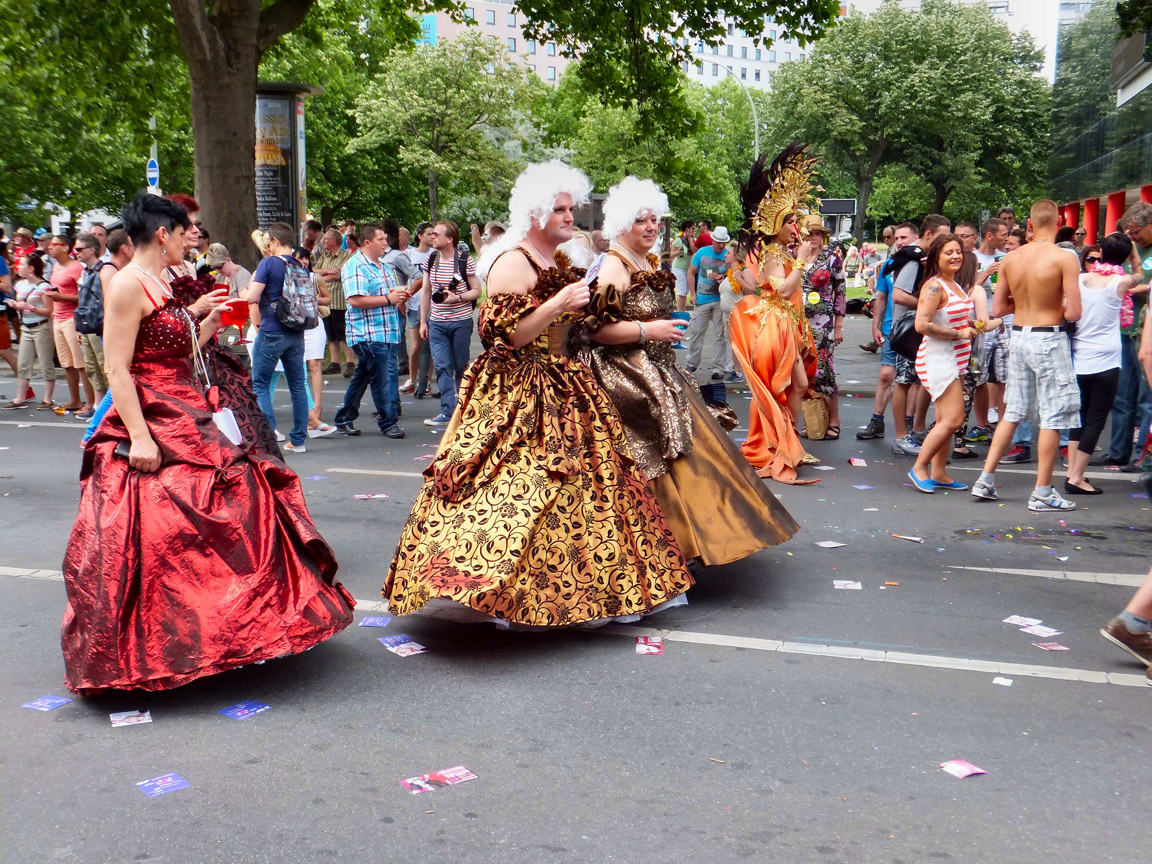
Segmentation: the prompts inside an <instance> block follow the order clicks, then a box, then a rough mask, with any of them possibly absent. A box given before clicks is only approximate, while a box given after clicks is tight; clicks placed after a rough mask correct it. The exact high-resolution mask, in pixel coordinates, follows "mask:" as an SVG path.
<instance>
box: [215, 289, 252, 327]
mask: <svg viewBox="0 0 1152 864" xmlns="http://www.w3.org/2000/svg"><path fill="white" fill-rule="evenodd" d="M221 305H222V306H223V307H224V308H223V311H222V312H221V314H220V323H221V324H223V325H224V326H225V327H240V328H241V329H243V327H244V325H245V324H247V323H248V301H247V300H244V299H242V298H239V297H236V298H234V299H232V300H227V301H225V302H224V303H223V304H221Z"/></svg>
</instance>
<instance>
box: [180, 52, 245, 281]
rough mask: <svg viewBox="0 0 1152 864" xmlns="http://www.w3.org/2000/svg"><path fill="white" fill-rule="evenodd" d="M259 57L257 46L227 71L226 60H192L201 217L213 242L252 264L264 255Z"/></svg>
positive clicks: (197, 185)
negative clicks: (258, 241)
mask: <svg viewBox="0 0 1152 864" xmlns="http://www.w3.org/2000/svg"><path fill="white" fill-rule="evenodd" d="M254 48H255V45H254V44H253V49H254ZM232 59H234V60H235V59H239V58H236V57H235V55H233V57H232ZM257 62H258V61H257V60H256V58H255V56H254V50H253V54H251V55H250V57H249V58H248V59H247V60H242V61H241V62H239V63H238V64H237V66H238V68H237V69H235V70H228V71H226V72H222V67H223V64H220V65H217V64H214V63H209V64H208V68H206V69H201V68H197V64H193V63H189V64H188V65H189V71H190V72H191V78H192V136H193V141H194V145H195V154H196V165H195V167H196V199H197V201H198V202H199V204H200V207H201V211H200V218H201V220H202V221H203V222H204V225H205V227H206V228H207V229H208V230H209V231H210V232H211V234H212V240H213V242H217V241H218V242H221V243H223V244H224V245H225V246H227V247H228V252H229V254H230V255H231V257H232V260H233V261H235V262H236V263H237V264H243V265H244V266H245V267H247V268H248V269H250V270H254V269H255V265H256V264H257V263H258V262H257V259H258V257H259V253H258V252H257V250H256V247H255V245H254V244H253V243H252V240H251V234H252V229H253V228H255V227H256V159H255V154H256V123H255V113H256V64H257Z"/></svg>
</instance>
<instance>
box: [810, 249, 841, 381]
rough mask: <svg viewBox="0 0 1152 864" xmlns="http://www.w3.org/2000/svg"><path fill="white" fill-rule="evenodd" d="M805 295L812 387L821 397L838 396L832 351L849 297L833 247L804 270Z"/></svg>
mask: <svg viewBox="0 0 1152 864" xmlns="http://www.w3.org/2000/svg"><path fill="white" fill-rule="evenodd" d="M801 290H802V291H803V292H804V314H806V315H807V316H808V323H809V324H810V325H811V327H812V337H813V338H814V339H815V341H816V377H815V378H814V379H813V380H812V383H811V388H812V390H813V391H815V392H816V393H819V394H821V395H822V396H836V395H838V393H839V390H837V388H836V372H835V370H834V369H833V367H832V352H833V351H834V350H835V348H836V341H835V338H834V331H835V327H836V319H837V318H838V317H843V316H844V315H845V314H847V306H846V304H847V295H846V294H845V284H844V262H843V261H841V260H840V256H839V255H837V254H836V252H835V251H833V250H832V249H831V248H829V247H827V246H825V247H824V248H823V249H821V250H820V251H819V252H818V253H817V254H816V257H815V258H814V259H813V260H812V264H811V266H809V267H807V268H806V269H805V270H804V279H803V282H802V285H801Z"/></svg>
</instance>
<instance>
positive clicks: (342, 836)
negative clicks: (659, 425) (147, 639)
mask: <svg viewBox="0 0 1152 864" xmlns="http://www.w3.org/2000/svg"><path fill="white" fill-rule="evenodd" d="M860 341H865V337H864V326H863V325H862V323H861V322H859V321H856V322H852V323H851V324H850V325H849V330H848V339H847V343H846V346H845V348H843V349H842V351H843V352H844V354H845V358H846V362H845V364H844V368H843V370H842V372H841V378H842V380H844V381H846V380H848V376H849V375H851V376H853V377H854V378H855V379H857V380H859V381H861V382H862V383H861V384H859V385H845V389H846V391H848V392H849V393H852V392H870V391H871V385H872V384H873V381H872V380H870V379H869V378H868V377H866V373H869V371H870V375H871V377H872V378H874V376H875V371H876V368H875V365H874V364H875V363H876V362H877V360H876V358H875V357H873V355H865V354H864V353H863V352H861V351H859V349H858V348H856V342H860ZM849 355H853V356H851V362H848V356H849ZM855 355H858V356H855ZM856 370H860V371H859V372H857V371H856ZM343 385H344V380H343V379H342V378H340V377H339V376H334V377H332V378H329V379H327V386H328V389H329V390H330V391H332V392H331V393H329V394H328V396H327V399H329V400H332V403H333V404H334V403H335V402H336V401H337V400H339V398H340V393H341V392H342V390H343ZM11 387H12V382H11V379H10V378H8V377H7V376H6V375H0V392H9V393H10V391H11ZM406 399H407V404H405V405H404V413H405V416H404V420H403V426H404V427H405V428H406V429H407V431H408V433H409V437H408V438H406V439H405V440H403V441H400V442H393V441H389V440H387V439H385V438H383V437H382V436H380V435H379V434H378V433H377V432H375V429H374V427H373V424H372V423H370V422H368V423H366V422H361V423H360V424H359V425H360V426H361V427H362V428H363V429H364V430H365V434H364V435H363V436H362V437H360V438H356V439H348V438H343V437H339V436H333V437H331V438H327V439H323V440H318V441H310V442H309V444H308V453H307V454H304V455H303V456H300V457H293V458H294V461H293V462H291V463H290V464H292V465H293V467H295V468H296V469H297V470H298V471H299V472H300V474H301V475H302V476H303V477H305V478H310V479H305V480H304V481H303V485H304V488H305V490H306V492H307V496H308V502H309V505H310V507H311V511H312V515H313V517H314V519H315V521H316V523H317V525H318V526H319V528H320V529H321V531H322V532H323V533H324V535H325V536H326V537H327V539H328V540H329V542H330V543H331V544H332V545H333V547H334V548H335V549H336V552H337V555H338V557H339V559H340V564H341V571H340V575H341V578H342V580H343V581H344V583H345V584H346V585H347V586H348V588H349V589H350V590H351V592H352V593H353V595H354V596H356V597H357V598H358V599H360V600H362V601H365V602H366V604H371V603H374V602H376V601H379V600H380V598H379V590H380V585H381V583H382V581H383V577H384V570H385V568H386V566H387V562H388V561H389V559H390V557H391V554H392V552H393V549H394V546H395V543H396V540H397V538H398V536H399V532H400V528H401V526H402V524H403V522H404V520H405V518H406V517H407V515H408V511H409V507H410V505H411V502H412V500H413V498H414V496H415V493H416V490H417V488H418V484H419V483H420V479H419V472H420V471H421V470H422V469H423V467H424V466H425V465H426V464H427V463H426V460H424V459H423V458H421V457H425V456H428V455H430V454H431V453H432V452H433V449H434V446H435V443H436V440H437V438H436V435H435V434H434V433H432V432H431V431H429V430H428V429H427V428H426V427H424V426H423V425H421V423H420V420H422V419H424V418H425V417H430V416H432V415H433V414H435V413H436V411H437V409H438V405H437V404H436V403H434V402H433V401H431V400H423V401H420V402H416V401H413V400H411V397H406ZM280 401H284V400H283V399H281V400H280ZM733 403H734V404H735V406H736V408H737V411H738V413H740V414H741V416H742V417H746V415H747V405H748V402H747V401H746V399H745V398H744V394H743V393H742V392H737V393H736V394H734V396H733ZM870 405H871V398H870V397H867V398H861V399H855V398H845V399H844V407H843V411H844V427H845V430H844V431H845V437H844V439H843V440H841V441H839V442H835V443H833V442H812V443H811V444H810V449H811V450H812V452H813V453H814V454H816V455H817V456H819V457H820V458H821V459H823V460H824V464H825V465H826V466H829V467H830V468H831V469H832V470H827V471H813V470H811V469H810V470H809V471H808V472H807V474H808V476H813V477H819V478H820V479H821V481H822V482H820V483H818V484H816V485H814V486H809V487H785V486H780V485H772V489H773V491H774V492H776V493H777V494H778V495H779V496H780V497H781V499H782V500H783V502H784V504H785V505H786V506H787V507H788V508H789V509H790V510H791V511H792V513H793V514H794V515H796V517H797V518H798V520H799V521H800V522H801V523H802V524H803V525H804V526H805V530H804V531H803V532H802V533H801V534H799V535H797V536H796V537H795V538H794V539H792V540H791V541H789V542H788V543H787V544H785V545H783V546H781V547H777V548H775V549H772V550H768V551H766V552H762V553H760V554H757V555H755V556H753V557H752V558H750V559H747V560H745V561H743V562H739V563H737V564H734V565H731V566H727V567H720V568H714V569H713V570H709V571H706V572H704V573H703V574H702V575H701V576H700V578H699V581H698V585H697V587H696V588H694V589H693V590H692V592H690V594H689V600H690V603H689V605H688V606H687V607H683V608H679V609H675V610H670V611H669V612H666V613H662V614H660V615H658V616H654V617H652V618H649V619H647V620H645V621H644V622H642V624H641V625H638V626H637V627H610V628H605V629H602V630H599V631H593V632H552V633H543V634H525V633H508V632H500V631H496V630H495V629H494V628H492V627H487V626H480V625H459V624H453V623H450V622H445V621H438V620H433V619H429V618H426V617H421V616H413V617H410V618H406V619H399V618H398V619H394V620H393V621H392V622H391V623H390V624H389V625H388V626H387V627H386V628H384V629H382V630H381V629H375V628H369V627H359V626H353V627H351V628H349V629H348V630H347V631H345V632H344V633H342V634H340V635H338V636H337V637H335V638H333V639H332V640H330V641H329V642H327V643H325V644H323V645H321V646H319V647H317V648H316V649H315V650H313V651H310V652H308V653H307V654H305V655H302V656H300V657H295V658H290V659H286V660H281V661H274V662H270V663H267V664H265V665H263V666H259V667H248V668H245V669H240V670H236V671H233V672H230V673H226V674H223V675H219V676H215V677H213V678H210V679H207V680H203V681H199V682H196V683H194V684H192V685H189V686H187V687H183V688H180V689H178V690H175V691H172V692H168V693H160V694H143V695H141V694H121V695H115V696H106V697H100V698H90V699H76V700H75V701H73V702H71V703H69V704H67V705H64V706H63V707H60V708H58V709H56V710H54V711H51V712H37V711H31V710H26V709H23V708H21V707H20V706H21V705H22V704H23V703H25V702H27V701H29V700H31V699H35V698H37V697H40V696H43V695H46V694H54V695H57V696H66V695H68V694H67V691H66V690H65V688H64V687H63V684H62V679H63V663H62V660H61V656H60V650H59V624H60V616H61V613H62V611H63V606H64V590H63V584H62V582H61V581H59V577H58V575H57V574H56V572H55V571H58V570H59V568H60V562H61V558H62V554H63V549H64V546H65V543H66V542H67V537H68V533H69V530H70V527H71V524H72V520H73V518H74V516H75V512H76V504H77V499H78V484H77V480H76V477H77V471H78V466H79V459H80V450H79V449H78V441H79V430H80V425H81V424H79V423H78V422H75V421H72V420H70V419H65V418H58V417H54V416H52V417H50V418H45V417H44V415H43V414H42V413H40V414H37V413H36V412H4V413H3V414H2V415H0V448H7V449H0V531H2V532H3V534H2V536H3V545H2V549H3V551H2V552H0V640H2V641H0V647H2V648H3V656H4V659H5V661H6V662H5V663H3V665H2V666H0V716H2V717H3V718H4V722H3V724H2V725H0V742H2V750H0V758H2V763H0V764H2V765H3V775H2V777H3V789H4V792H3V794H2V799H0V800H2V807H0V810H2V815H0V819H2V827H0V860H2V861H4V862H5V864H25V862H57V861H61V862H84V864H102V862H109V864H111V862H123V861H148V862H245V864H246V862H277V864H291V862H301V864H304V862H309V864H311V862H327V861H384V860H388V861H399V860H406V861H425V860H431V859H433V858H436V859H441V860H443V859H451V860H463V861H469V862H472V861H475V862H497V861H499V862H536V861H544V860H547V861H555V862H617V861H619V862H633V861H639V860H643V859H646V858H654V859H659V860H665V861H673V862H679V861H698V860H701V859H702V858H705V857H707V858H710V859H711V860H713V861H717V862H728V861H740V860H751V861H763V862H786V864H794V862H821V864H833V862H891V864H897V862H908V864H911V862H921V861H957V862H1035V861H1039V860H1046V859H1052V860H1059V861H1062V862H1093V864H1098V862H1111V861H1123V862H1128V861H1132V860H1140V859H1143V858H1146V857H1147V850H1148V848H1149V842H1150V841H1152V831H1150V829H1149V823H1148V802H1147V793H1146V785H1147V778H1148V769H1149V754H1150V752H1152V748H1150V746H1149V743H1148V742H1149V734H1150V732H1152V719H1150V716H1152V715H1150V712H1149V705H1150V702H1149V699H1150V697H1152V688H1150V687H1148V686H1146V685H1145V684H1144V676H1143V670H1142V669H1141V668H1140V667H1139V666H1138V665H1137V664H1135V663H1133V662H1131V660H1130V659H1129V658H1128V657H1127V655H1125V654H1124V653H1123V652H1120V651H1118V650H1117V649H1115V648H1114V647H1112V646H1110V645H1109V644H1108V643H1106V642H1105V641H1104V640H1103V639H1102V638H1101V637H1100V636H1099V635H1098V633H1097V630H1098V629H1099V627H1100V626H1101V625H1102V624H1103V623H1104V622H1105V621H1107V620H1108V618H1110V617H1111V616H1112V615H1115V614H1116V613H1117V612H1118V611H1119V610H1120V609H1121V608H1123V605H1124V603H1125V601H1126V600H1127V598H1128V597H1129V595H1130V594H1131V592H1132V590H1133V587H1132V586H1133V585H1135V584H1137V583H1138V581H1139V580H1140V578H1141V574H1143V573H1144V572H1145V571H1146V570H1147V568H1148V565H1149V563H1150V561H1152V542H1150V540H1152V536H1150V533H1149V524H1150V523H1152V518H1150V517H1152V512H1150V507H1152V503H1150V502H1149V501H1148V500H1147V499H1146V498H1141V497H1133V496H1135V495H1140V494H1141V493H1142V490H1141V489H1140V487H1139V486H1138V485H1137V484H1136V483H1134V482H1133V478H1131V477H1129V476H1128V475H1122V474H1118V473H1115V472H1107V473H1106V474H1105V473H1104V472H1101V473H1102V476H1103V477H1104V479H1102V480H1101V481H1100V482H1101V485H1102V486H1103V488H1104V489H1105V490H1106V494H1105V495H1102V496H1100V497H1099V498H1096V499H1089V502H1090V503H1089V504H1088V505H1087V506H1085V507H1083V508H1082V509H1081V510H1079V511H1077V512H1076V513H1074V514H1069V515H1066V516H1064V517H1060V516H1059V515H1056V514H1032V513H1029V512H1028V510H1027V509H1026V506H1025V504H1026V500H1027V493H1028V490H1029V489H1030V488H1031V485H1032V478H1031V477H1029V476H1028V473H1027V472H1028V469H1029V467H1030V466H1018V468H1017V470H1021V471H1022V473H1009V472H1007V471H1004V470H1002V472H1001V473H1000V474H999V475H998V476H999V480H1000V484H1001V487H1002V488H1001V501H1000V502H999V503H990V502H976V501H974V500H973V499H972V498H971V497H970V496H968V495H967V494H964V493H961V494H957V493H951V494H947V495H944V494H940V493H937V494H936V495H935V496H933V497H932V498H927V497H926V496H923V495H921V494H918V493H916V492H915V491H914V490H913V489H911V488H909V487H908V486H906V485H905V484H906V483H907V480H906V478H905V477H904V473H905V472H906V471H907V469H908V467H909V465H910V460H909V459H907V457H901V456H894V455H892V453H891V452H890V451H891V448H890V446H887V445H886V444H885V442H881V441H870V442H863V443H861V442H856V441H855V440H854V434H853V433H854V432H855V430H856V428H857V427H858V426H862V425H863V424H864V423H866V421H867V418H868V416H869V413H870ZM14 415H15V416H14ZM287 415H288V411H287V409H286V408H285V409H284V411H283V415H282V416H284V417H287ZM329 416H330V415H329ZM365 419H367V418H365ZM21 424H34V425H30V426H24V427H23V428H22V426H21ZM733 434H734V436H735V437H737V438H739V437H742V435H741V433H740V432H736V433H733ZM978 449H981V450H982V449H983V448H978ZM850 457H862V458H864V459H865V460H866V461H867V466H866V467H852V466H850V465H849V464H848V459H849V458H850ZM972 464H973V463H970V462H969V463H962V466H957V467H958V468H960V467H963V468H967V466H969V465H972ZM977 464H978V463H977ZM957 476H960V477H962V478H964V479H968V480H970V479H971V478H973V477H974V476H975V475H974V473H973V472H972V471H971V470H958V471H957ZM858 487H870V488H858ZM365 493H386V494H388V495H389V496H390V497H389V498H387V499H377V500H367V501H358V500H355V499H354V497H353V496H354V495H357V494H365ZM1061 518H1063V520H1064V523H1063V524H1062V523H1061V521H1060V520H1061ZM893 533H898V534H904V535H911V536H918V537H921V538H922V539H923V540H924V542H923V543H915V542H911V541H907V540H901V539H896V538H893V537H892V536H891V535H892V534H893ZM826 540H833V541H837V542H840V543H844V544H846V545H845V546H843V547H839V548H832V549H827V548H821V547H818V546H817V545H816V544H817V543H819V542H821V541H826ZM1064 559H1067V560H1064ZM834 580H848V581H853V582H855V581H858V582H859V583H860V585H861V588H860V590H851V589H845V590H841V589H837V588H835V587H834V584H833V583H834ZM886 583H898V584H895V585H888V584H886ZM364 614H371V615H380V614H387V613H386V612H381V611H379V610H378V609H375V608H374V607H372V606H370V605H366V606H365V609H364V611H362V612H358V614H357V619H358V621H359V620H360V619H362V618H363V616H364ZM1010 615H1022V616H1027V617H1031V618H1038V619H1042V620H1043V622H1044V624H1045V625H1048V626H1051V627H1053V628H1055V629H1057V630H1060V631H1061V633H1060V634H1059V635H1057V636H1054V637H1051V638H1049V639H1046V638H1041V637H1037V636H1032V635H1029V634H1026V633H1021V632H1020V631H1019V628H1018V627H1015V626H1012V625H1009V624H1006V623H1003V619H1004V618H1006V617H1008V616H1010ZM398 633H406V634H408V635H410V636H411V637H412V638H413V639H415V640H416V641H418V642H420V643H422V644H423V645H425V646H427V648H428V651H427V653H424V654H420V655H417V656H413V657H407V658H401V657H398V656H396V655H393V654H391V653H389V652H388V651H386V650H385V649H384V648H383V646H381V645H380V644H379V643H378V642H377V641H376V637H378V636H381V635H386V634H398ZM637 634H642V635H646V634H652V635H663V636H664V638H665V652H664V654H663V655H662V656H639V655H637V654H636V653H635V650H634V638H633V637H634V636H635V635H637ZM1045 641H1058V642H1060V643H1061V644H1063V645H1065V646H1066V647H1067V648H1068V649H1069V650H1067V651H1060V652H1049V651H1044V650H1041V649H1039V648H1037V647H1035V646H1034V645H1033V644H1032V643H1034V642H1045ZM997 677H1003V678H1007V679H1011V682H1012V683H1011V686H1003V685H1000V684H995V683H993V679H994V678H997ZM249 699H251V700H259V701H260V702H264V703H266V704H268V705H269V706H271V707H270V709H269V710H268V711H266V712H264V713H261V714H258V715H255V716H253V717H250V718H248V719H245V720H233V719H230V718H228V717H224V716H221V715H220V714H218V713H217V712H218V711H219V710H220V709H222V708H225V707H227V706H230V705H233V704H235V703H238V702H240V701H243V700H249ZM140 709H147V710H150V711H151V712H152V717H153V721H154V722H153V723H152V724H150V725H141V726H134V727H125V728H112V727H111V725H110V722H109V718H108V714H109V713H110V712H118V711H127V710H140ZM950 759H965V760H968V761H969V762H972V763H974V764H975V765H977V766H979V767H980V768H982V769H984V770H985V771H987V774H986V775H982V776H973V777H969V778H966V779H958V778H955V777H953V776H950V775H949V774H947V773H945V772H944V771H942V770H940V769H939V768H938V767H937V766H938V764H939V763H941V762H944V761H945V760H950ZM456 765H465V766H467V767H468V768H469V769H471V770H472V771H474V772H475V773H476V774H477V775H478V777H477V779H475V780H472V781H470V782H467V783H464V784H462V785H459V786H455V787H451V788H447V789H437V790H436V791H434V792H432V793H430V794H425V795H420V796H414V795H410V794H409V793H408V792H406V791H405V789H403V788H402V787H401V786H400V781H401V780H402V779H404V778H406V777H410V776H413V775H416V774H422V773H426V772H430V771H436V770H440V769H444V768H448V767H451V766H456ZM168 772H175V773H177V774H179V775H181V776H182V777H184V778H185V779H186V780H187V781H188V782H189V783H190V786H189V788H186V789H181V790H179V791H175V792H173V793H171V794H169V795H165V796H162V797H158V798H149V797H146V796H145V795H144V794H142V793H141V792H140V791H139V790H138V789H137V788H136V784H137V783H138V782H139V781H143V780H147V779H149V778H153V777H157V776H159V775H163V774H166V773H168Z"/></svg>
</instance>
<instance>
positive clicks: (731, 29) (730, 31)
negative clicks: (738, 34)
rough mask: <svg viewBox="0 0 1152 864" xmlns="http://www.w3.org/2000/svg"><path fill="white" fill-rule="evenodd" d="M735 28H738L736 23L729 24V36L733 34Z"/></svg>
mask: <svg viewBox="0 0 1152 864" xmlns="http://www.w3.org/2000/svg"><path fill="white" fill-rule="evenodd" d="M735 29H736V27H735V25H734V24H729V25H728V35H729V36H731V35H732V32H733V31H734V30H735Z"/></svg>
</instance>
